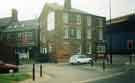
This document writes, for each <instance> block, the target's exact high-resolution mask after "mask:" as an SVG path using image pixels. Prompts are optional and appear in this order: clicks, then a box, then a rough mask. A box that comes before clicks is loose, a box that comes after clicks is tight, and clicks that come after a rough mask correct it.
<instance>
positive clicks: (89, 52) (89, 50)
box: [88, 43, 92, 54]
mask: <svg viewBox="0 0 135 83" xmlns="http://www.w3.org/2000/svg"><path fill="white" fill-rule="evenodd" d="M88 54H92V44H91V43H89V45H88Z"/></svg>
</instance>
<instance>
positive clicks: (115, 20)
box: [106, 13, 135, 24]
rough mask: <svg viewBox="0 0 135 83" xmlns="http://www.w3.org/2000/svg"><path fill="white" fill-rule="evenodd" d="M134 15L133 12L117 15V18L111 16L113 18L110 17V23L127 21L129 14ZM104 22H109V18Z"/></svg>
mask: <svg viewBox="0 0 135 83" xmlns="http://www.w3.org/2000/svg"><path fill="white" fill-rule="evenodd" d="M134 15H135V14H134V13H132V14H128V15H124V16H120V17H117V18H113V19H111V24H114V23H120V22H125V21H128V20H129V18H130V17H131V16H134ZM106 24H110V20H107V22H106Z"/></svg>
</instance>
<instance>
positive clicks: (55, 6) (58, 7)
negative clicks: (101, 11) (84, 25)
mask: <svg viewBox="0 0 135 83" xmlns="http://www.w3.org/2000/svg"><path fill="white" fill-rule="evenodd" d="M46 7H47V8H50V9H52V10H54V11H57V10H60V11H65V12H66V11H67V12H74V13H80V14H87V15H92V16H97V15H94V14H90V13H88V12H85V11H82V10H80V9H76V8H71V9H65V8H64V6H61V5H59V4H57V3H46V4H45V6H44V8H43V11H42V12H44V11H45V8H46ZM41 14H42V13H41ZM97 17H102V16H97Z"/></svg>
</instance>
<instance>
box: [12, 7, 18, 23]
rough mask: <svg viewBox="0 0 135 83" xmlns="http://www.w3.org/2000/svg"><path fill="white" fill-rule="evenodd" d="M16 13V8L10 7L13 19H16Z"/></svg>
mask: <svg viewBox="0 0 135 83" xmlns="http://www.w3.org/2000/svg"><path fill="white" fill-rule="evenodd" d="M17 17H18V13H17V10H16V9H12V18H13V21H18V18H17Z"/></svg>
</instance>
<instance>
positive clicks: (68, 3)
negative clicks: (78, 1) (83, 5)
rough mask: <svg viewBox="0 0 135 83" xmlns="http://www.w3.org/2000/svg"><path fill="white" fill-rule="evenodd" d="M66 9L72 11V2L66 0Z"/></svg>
mask: <svg viewBox="0 0 135 83" xmlns="http://www.w3.org/2000/svg"><path fill="white" fill-rule="evenodd" d="M64 7H65V9H71V0H65V2H64Z"/></svg>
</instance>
